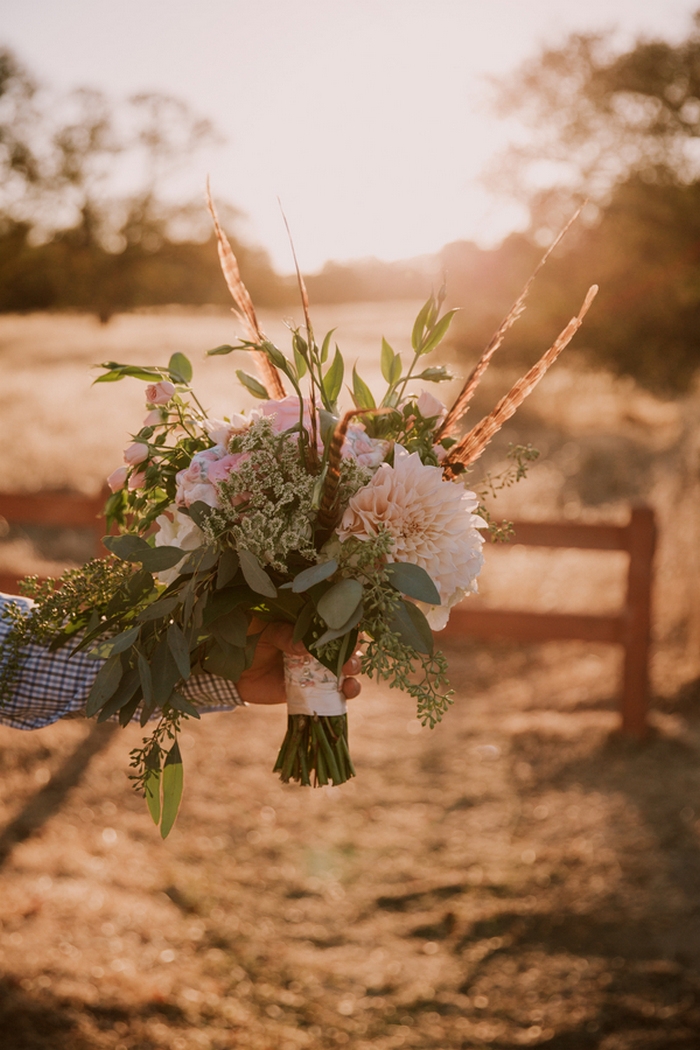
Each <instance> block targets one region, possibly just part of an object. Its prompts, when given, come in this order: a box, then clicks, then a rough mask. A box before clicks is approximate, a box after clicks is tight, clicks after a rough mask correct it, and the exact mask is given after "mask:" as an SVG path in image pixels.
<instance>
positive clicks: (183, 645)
mask: <svg viewBox="0 0 700 1050" xmlns="http://www.w3.org/2000/svg"><path fill="white" fill-rule="evenodd" d="M167 638H168V645H169V646H170V652H171V653H172V654H173V659H174V660H175V663H176V664H177V669H178V671H179V672H180V676H181V677H182V678H183V679H187V678H189V677H190V647H189V645H188V644H187V639H186V638H185V636H184V634H183V633H182V628H181V627H179V626H178V625H177V624H176V623H171V624H170V626H169V627H168V634H167Z"/></svg>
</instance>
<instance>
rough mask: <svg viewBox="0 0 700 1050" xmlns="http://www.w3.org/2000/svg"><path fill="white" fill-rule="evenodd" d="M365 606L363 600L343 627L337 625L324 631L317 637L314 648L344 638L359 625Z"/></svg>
mask: <svg viewBox="0 0 700 1050" xmlns="http://www.w3.org/2000/svg"><path fill="white" fill-rule="evenodd" d="M364 612H365V608H364V605H363V604H362V602H360V604H359V605H358V606H357V608H356V609H355V611H354V612H353V613H352V615H351V616H350V617H349V618H348V619H347V620H346V621H345V623H344V624H343V625H342V627H337V628H335V629H334V630H328V631H324V633H323V634H322V635H321V637H320V638H317V639H316V641H315V642H314V644H313V648H314V649H318V648H320V647H321V646H322V645H326V644H327V643H328V642H333V641H335V639H336V638H342V637H343V635H344V634H348V632H349V631H352V629H353V627H357V625H358V623H359V622H360V620H361V619H362V617H363V616H364Z"/></svg>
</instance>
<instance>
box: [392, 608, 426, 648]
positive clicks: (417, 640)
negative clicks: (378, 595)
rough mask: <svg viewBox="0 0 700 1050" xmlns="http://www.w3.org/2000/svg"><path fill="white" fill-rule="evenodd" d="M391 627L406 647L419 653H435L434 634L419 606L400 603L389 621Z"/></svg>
mask: <svg viewBox="0 0 700 1050" xmlns="http://www.w3.org/2000/svg"><path fill="white" fill-rule="evenodd" d="M389 627H390V628H391V630H392V631H394V632H395V633H396V634H398V636H399V637H400V639H401V641H402V642H404V644H405V645H407V646H409V647H410V648H411V649H414V650H415V651H416V652H417V653H427V654H428V655H429V656H431V655H432V652H433V633H432V631H431V630H430V624H429V623H428V621H427V620H426V618H425V616H424V615H423V613H422V612H421V611H420V609H419V608H418V606H416V605H414V604H413V603H412V602H400V603H399V605H398V607H397V609H396V611H395V613H394V615H393V616H392V618H391V619H390V621H389Z"/></svg>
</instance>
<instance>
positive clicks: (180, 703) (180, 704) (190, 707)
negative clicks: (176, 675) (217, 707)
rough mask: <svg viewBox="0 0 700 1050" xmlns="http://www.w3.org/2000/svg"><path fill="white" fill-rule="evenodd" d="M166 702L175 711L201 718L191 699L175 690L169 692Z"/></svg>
mask: <svg viewBox="0 0 700 1050" xmlns="http://www.w3.org/2000/svg"><path fill="white" fill-rule="evenodd" d="M168 703H169V704H170V706H171V707H172V708H174V710H175V711H180V713H181V714H183V715H189V716H190V718H197V719H201V717H202V716H201V715H200V713H199V711H198V710H197V708H196V707H195V705H194V704H193V703H192V701H191V700H188V699H187V697H186V696H183V695H182V693H178V691H177V690H175V692H174V693H171V695H170V699H169V700H168Z"/></svg>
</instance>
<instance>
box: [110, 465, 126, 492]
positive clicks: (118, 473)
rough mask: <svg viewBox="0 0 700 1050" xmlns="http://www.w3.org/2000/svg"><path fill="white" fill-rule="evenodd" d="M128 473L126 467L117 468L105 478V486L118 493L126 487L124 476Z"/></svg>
mask: <svg viewBox="0 0 700 1050" xmlns="http://www.w3.org/2000/svg"><path fill="white" fill-rule="evenodd" d="M128 473H129V468H128V467H117V469H116V470H113V471H112V473H111V474H110V475H109V477H108V478H107V484H108V485H109V487H110V489H111V490H112V492H119V491H120V490H121V489H123V488H124V486H125V485H126V476H127V474H128Z"/></svg>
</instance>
